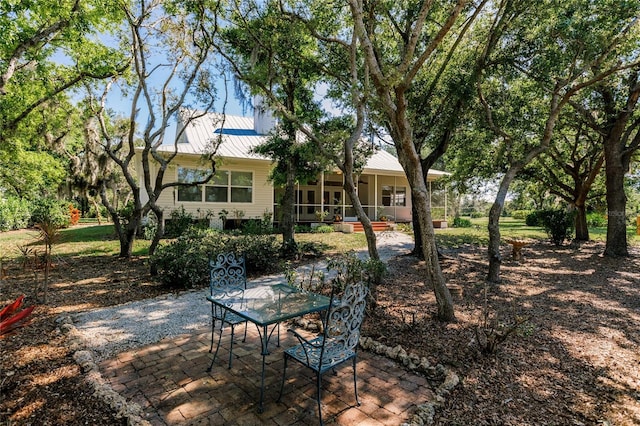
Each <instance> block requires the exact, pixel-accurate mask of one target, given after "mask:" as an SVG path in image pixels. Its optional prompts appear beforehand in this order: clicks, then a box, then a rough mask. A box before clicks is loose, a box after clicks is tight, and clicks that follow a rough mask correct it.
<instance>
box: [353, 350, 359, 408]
mask: <svg viewBox="0 0 640 426" xmlns="http://www.w3.org/2000/svg"><path fill="white" fill-rule="evenodd" d="M356 380H357V377H356V357H355V356H354V357H353V391H354V393H355V394H356V404H358V407H359V406H360V400H359V399H358V384H357V381H356Z"/></svg>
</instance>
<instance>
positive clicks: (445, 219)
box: [444, 185, 449, 222]
mask: <svg viewBox="0 0 640 426" xmlns="http://www.w3.org/2000/svg"><path fill="white" fill-rule="evenodd" d="M447 192H449V191H447V185H444V221H445V222H446V221H447Z"/></svg>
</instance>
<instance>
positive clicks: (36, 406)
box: [11, 398, 46, 424]
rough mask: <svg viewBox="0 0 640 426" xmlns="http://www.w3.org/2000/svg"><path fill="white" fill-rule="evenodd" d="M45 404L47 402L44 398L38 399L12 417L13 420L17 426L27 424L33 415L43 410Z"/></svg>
mask: <svg viewBox="0 0 640 426" xmlns="http://www.w3.org/2000/svg"><path fill="white" fill-rule="evenodd" d="M45 403H46V401H45V400H44V399H43V398H41V399H37V400H35V401H33V402H32V403H30V404H27V405H25V406H24V407H22V408H20V409H19V410H17V411H16V412H15V413H14V414H13V416H11V420H12V421H15V422H17V424H27V423H24V422H26V421H27V419H28V418H29V417H30V416H31V413H34V412H37V411H39V410H41V409H42V407H44V404H45Z"/></svg>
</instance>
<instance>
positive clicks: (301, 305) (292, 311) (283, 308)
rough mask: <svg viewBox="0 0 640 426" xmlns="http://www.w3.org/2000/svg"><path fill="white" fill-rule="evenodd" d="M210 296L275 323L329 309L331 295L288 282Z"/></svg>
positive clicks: (252, 316) (259, 321)
mask: <svg viewBox="0 0 640 426" xmlns="http://www.w3.org/2000/svg"><path fill="white" fill-rule="evenodd" d="M207 299H208V300H209V301H211V302H213V303H215V304H217V305H220V306H223V307H225V308H227V309H229V310H230V311H232V312H234V313H236V314H238V315H240V316H241V317H243V318H246V319H247V320H249V321H251V322H253V323H256V324H258V325H268V324H275V323H278V322H281V321H284V320H287V319H291V318H295V317H299V316H301V315H304V314H308V313H310V312H317V311H322V310H325V309H328V308H329V298H328V297H327V296H323V295H321V294H316V293H311V292H308V291H304V290H300V289H298V288H295V287H291V286H288V285H286V284H275V285H263V286H259V287H253V288H248V289H246V290H243V289H233V290H224V291H218V292H215V293H213V294H212V295H211V296H207Z"/></svg>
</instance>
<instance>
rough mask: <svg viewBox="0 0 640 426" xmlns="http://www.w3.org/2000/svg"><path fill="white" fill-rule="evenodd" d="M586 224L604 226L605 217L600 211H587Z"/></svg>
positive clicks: (594, 226)
mask: <svg viewBox="0 0 640 426" xmlns="http://www.w3.org/2000/svg"><path fill="white" fill-rule="evenodd" d="M587 226H588V227H589V228H604V227H605V226H607V217H606V216H605V215H603V214H602V213H596V212H592V213H587Z"/></svg>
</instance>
